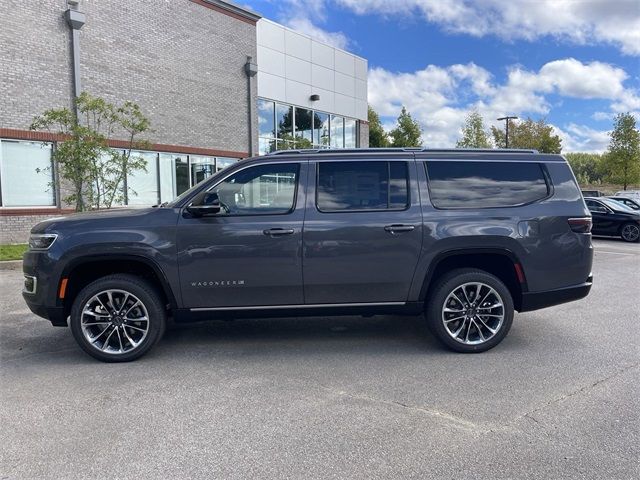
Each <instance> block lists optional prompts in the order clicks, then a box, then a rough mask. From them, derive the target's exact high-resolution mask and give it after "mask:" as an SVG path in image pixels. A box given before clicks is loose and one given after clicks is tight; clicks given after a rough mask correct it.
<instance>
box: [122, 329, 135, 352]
mask: <svg viewBox="0 0 640 480" xmlns="http://www.w3.org/2000/svg"><path fill="white" fill-rule="evenodd" d="M125 326H126V325H125ZM122 334H123V335H124V337H125V338H126V339H127V340H128V341H129V343H130V344H131V346H132V347H133V348H136V347H137V346H138V342H135V341H134V340H133V338H131V337H130V336H129V334H128V333H127V330H126V329H125V328H124V327H123V328H122Z"/></svg>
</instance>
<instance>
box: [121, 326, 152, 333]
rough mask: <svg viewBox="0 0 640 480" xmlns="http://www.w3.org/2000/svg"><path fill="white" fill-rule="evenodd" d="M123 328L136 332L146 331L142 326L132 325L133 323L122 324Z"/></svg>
mask: <svg viewBox="0 0 640 480" xmlns="http://www.w3.org/2000/svg"><path fill="white" fill-rule="evenodd" d="M123 327H124V328H130V329H132V330H137V331H138V332H146V330H145V329H144V328H138V327H134V326H133V325H123Z"/></svg>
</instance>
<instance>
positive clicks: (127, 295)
mask: <svg viewBox="0 0 640 480" xmlns="http://www.w3.org/2000/svg"><path fill="white" fill-rule="evenodd" d="M124 295H125V297H124V300H122V303H121V304H120V307H118V313H122V310H124V306H125V305H126V304H127V301H128V300H129V297H130V296H131V295H129V293H125V294H124Z"/></svg>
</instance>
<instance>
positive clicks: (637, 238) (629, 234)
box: [620, 222, 640, 243]
mask: <svg viewBox="0 0 640 480" xmlns="http://www.w3.org/2000/svg"><path fill="white" fill-rule="evenodd" d="M625 229H626V230H625ZM620 238H622V240H624V241H625V242H629V243H638V242H640V225H638V224H637V223H634V222H627V223H625V224H623V225H622V227H620Z"/></svg>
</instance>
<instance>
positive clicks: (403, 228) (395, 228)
mask: <svg viewBox="0 0 640 480" xmlns="http://www.w3.org/2000/svg"><path fill="white" fill-rule="evenodd" d="M415 228H416V227H415V226H414V225H387V226H386V227H384V231H385V232H389V233H392V234H393V233H402V232H411V231H413V230H415Z"/></svg>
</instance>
